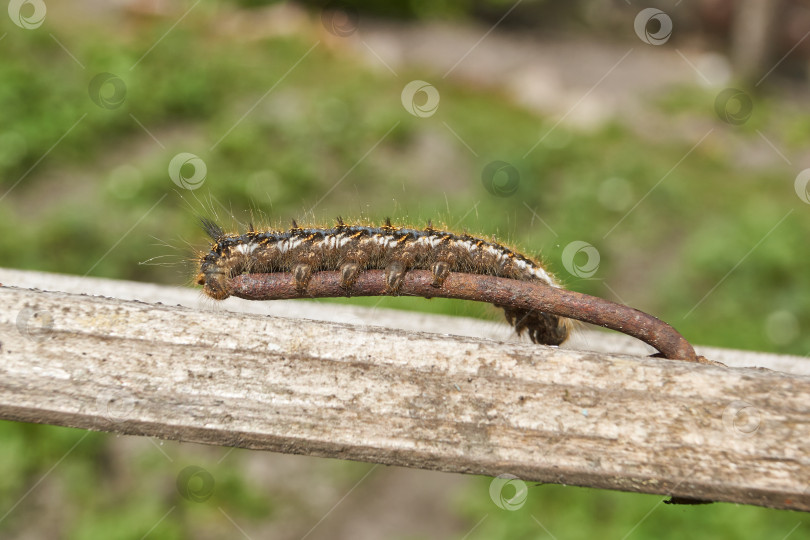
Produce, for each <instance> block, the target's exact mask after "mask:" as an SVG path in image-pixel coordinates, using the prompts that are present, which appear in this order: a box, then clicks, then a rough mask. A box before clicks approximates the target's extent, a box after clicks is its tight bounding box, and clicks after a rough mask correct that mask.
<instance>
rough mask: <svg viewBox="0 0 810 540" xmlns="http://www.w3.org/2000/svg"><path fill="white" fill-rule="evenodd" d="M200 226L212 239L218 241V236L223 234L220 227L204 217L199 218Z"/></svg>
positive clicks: (220, 236)
mask: <svg viewBox="0 0 810 540" xmlns="http://www.w3.org/2000/svg"><path fill="white" fill-rule="evenodd" d="M200 226H201V227H202V230H204V231H205V234H207V235H208V236H210V237H211V239H212V240H215V241H219V239H220V238H222V237H223V236H225V231H223V230H222V227H220V226H219V225H217V224H216V223H214V222H213V221H211V220H210V219H208V218H206V217H201V218H200Z"/></svg>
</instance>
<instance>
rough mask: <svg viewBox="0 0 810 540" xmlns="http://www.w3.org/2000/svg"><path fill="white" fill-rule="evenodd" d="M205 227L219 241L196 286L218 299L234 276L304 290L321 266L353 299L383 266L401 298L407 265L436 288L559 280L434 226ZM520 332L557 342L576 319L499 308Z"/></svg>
mask: <svg viewBox="0 0 810 540" xmlns="http://www.w3.org/2000/svg"><path fill="white" fill-rule="evenodd" d="M200 221H201V225H202V228H203V230H204V231H205V232H206V233H207V234H208V236H210V237H211V239H212V240H213V244H212V246H211V249H210V251H209V252H208V253H204V254H201V255H200V257H199V264H200V267H199V273H198V274H197V277H196V280H195V281H196V283H197V284H198V285H202V286H203V292H204V293H205V294H206V295H208V296H210V297H211V298H214V299H215V300H223V299H225V298H227V297H228V296H230V294H231V291H230V290H229V283H230V280H231V278H233V277H235V276H237V275H239V274H242V273H271V272H290V273H292V274H293V276H294V278H295V287H296V289H297V290H298V291H299V292H301V294H302V295H305V294H306V289H307V284H308V283H309V281H310V279H311V277H312V275H313V274H314V273H315V272H318V271H338V272H340V283H341V287H343V288H344V289H345V290H346V292H347V296H349V295H350V294H351V289H352V285H353V284H354V283H355V282H356V280H357V277H358V276H359V275H360V273H362V272H363V271H366V270H384V271H385V281H386V293H387V294H391V295H396V294H398V292H399V289H400V287H401V285H402V281H403V279H404V277H405V274H406V273H407V272H408V271H409V270H429V271H430V272H431V273H432V276H433V283H432V286H433V287H437V288H440V287H441V286H442V284H443V283H444V281H445V280H446V279H447V276H448V275H450V273H451V272H464V273H470V274H481V275H492V276H497V277H504V278H511V279H517V280H527V281H537V282H541V283H543V284H545V285H548V286H550V287H560V285H559V283H557V281H556V280H555V279H554V277H553V276H552V275H551V273H549V272H548V271H547V270H546V269H545V268H544V267H543V265H542V264H540V263H539V262H537V261H535V260H532V259H530V258H529V257H526V256H525V255H522V254H520V253H518V252H517V251H515V250H512V249H510V248H508V247H506V246H504V245H502V244H499V243H497V242H495V241H487V240H484V239H481V238H477V237H475V236H470V235H468V234H454V233H451V232H447V231H442V230H438V229H434V228H433V226H432V225H431V223H430V222H428V225H427V227H426V228H425V229H424V230H417V229H410V228H404V227H396V226H393V225H392V224H391V220H390V219H386V221H385V224H384V225H382V226H380V227H370V226H364V225H347V224H346V223H344V222H343V220H342V219H341V218H338V219H337V224H336V225H335V226H334V227H331V228H317V227H299V226H298V224H297V223H296V222H295V221H293V222H292V227H291V228H290V229H289V230H287V231H277V230H266V231H257V230H254V228H253V225H252V224H251V225H250V226H249V227H248V231H247V232H245V233H244V234H226V233H225V232H224V231H223V230H222V228H221V227H220V226H219V225H217V224H216V223H214V222H213V221H211V220H209V219H207V218H201V220H200ZM496 307H499V308H502V309H503V310H504V314H505V315H506V319H507V321H508V322H509V324H511V325H512V326H513V327H514V328H515V331H516V332H517V333H518V335H520V334H522V333H523V332H524V331H526V332H527V333H528V335H529V338H530V339H531V340H532V341H533V342H534V343H542V344H545V345H559V344H560V343H562V342H563V341H565V340H566V339H567V337H568V334H569V330H570V327H571V323H572V321H571V320H570V319H567V318H565V317H560V316H557V315H554V314H551V313H545V312H541V311H528V310H520V309H515V308H512V307H509V306H500V305H499V306H496Z"/></svg>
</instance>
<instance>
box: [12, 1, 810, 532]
mask: <svg viewBox="0 0 810 540" xmlns="http://www.w3.org/2000/svg"><path fill="white" fill-rule="evenodd" d="M719 4H723V3H722V2H721V3H719ZM719 4H718V3H717V2H714V3H712V2H698V3H696V4H695V5H689V6H687V5H686V3H684V4H681V5H678V7H675V8H673V7H671V6H669V4H667V5H666V6H662V8H663V9H665V10H667V16H668V17H670V18H671V20H672V23H673V28H674V30H673V32H672V35H671V36H667V38H666V39H661V43H659V44H656V41H655V40H656V39H659V38H660V36H661V35H663V34H661V32H662V27H661V26H657V25H660V24H661V23H660V21H659V22H655V21H652V22H649V21H648V24H647V25H646V26H645V25H644V24H642V26H641V31H639V30H638V28H637V27H636V28H635V29H634V22H635V21H636V18H637V16H638V15H639V12H640V11H641V8H640V7H635V6H629V5H627V4H625V3H623V2H615V3H613V4H610V3H601V2H589V1H580V2H572V3H569V4H566V6H565V7H560V6H558V5H555V4H554V3H552V2H525V3H520V2H519V3H518V4H513V3H512V2H501V1H497V0H490V1H477V2H476V1H467V2H435V3H434V2H424V1H412V2H398V3H391V4H386V5H385V6H384V7H383V6H378V5H376V4H374V3H372V2H358V3H355V4H353V5H351V6H347V5H345V4H342V5H340V4H329V5H327V6H326V7H325V8H324V6H323V5H321V4H315V3H308V4H272V3H271V4H266V3H265V2H259V1H243V2H234V3H219V4H218V3H214V2H210V1H207V0H206V1H200V2H196V3H194V2H172V1H168V0H165V1H158V0H153V1H147V0H142V1H136V0H130V1H122V2H117V3H103V2H92V1H86V2H78V3H75V4H74V3H71V4H70V5H51V4H50V3H47V12H46V14H45V15H44V18H41V17H39V16H40V15H42V13H41V12H40V11H38V10H37V9H38V6H39V5H40V3H39V2H29V3H26V4H21V3H20V2H16V3H15V2H11V3H10V7H9V14H10V16H9V17H8V18H3V20H2V22H0V36H2V37H0V55H2V58H3V61H2V62H0V256H2V261H3V262H2V264H3V266H6V267H11V268H21V269H31V270H42V271H51V272H60V273H70V274H78V275H92V276H101V277H108V278H117V279H131V280H138V281H147V282H156V283H165V284H173V285H178V286H185V285H188V284H189V283H190V280H191V277H192V276H193V272H194V268H193V264H192V263H190V262H189V261H188V259H189V258H190V257H193V256H194V250H195V249H204V248H205V247H206V239H205V238H204V235H203V233H202V232H201V231H200V230H199V228H198V226H197V216H198V215H212V216H216V217H217V218H218V219H219V221H220V223H221V224H222V225H224V226H225V227H226V228H229V229H233V230H237V229H239V228H240V227H244V224H245V223H247V222H248V221H250V220H254V221H257V222H259V223H262V224H264V225H269V226H286V225H287V223H288V222H289V220H290V219H291V218H295V219H297V220H298V221H299V222H301V223H317V224H325V223H331V221H332V219H333V218H334V216H337V215H341V216H343V217H344V218H345V219H347V221H348V220H349V219H353V220H370V221H373V222H379V221H380V220H381V219H384V218H385V217H386V216H390V217H391V218H392V219H393V220H394V221H395V222H398V223H408V224H413V225H417V226H419V225H423V224H424V223H425V222H426V221H427V220H428V219H432V220H433V221H434V223H442V224H444V226H446V227H449V228H452V229H456V230H462V229H466V230H468V231H469V232H471V233H473V234H479V235H482V236H490V235H497V237H498V238H499V239H500V240H502V241H504V242H506V243H510V244H513V245H515V246H517V247H518V248H519V249H521V250H523V251H525V252H527V253H529V254H530V255H537V256H539V257H541V258H542V259H543V260H544V261H546V262H547V264H548V265H549V266H550V267H551V269H552V270H553V271H554V272H555V273H556V274H557V275H558V276H559V278H560V279H561V280H562V281H563V282H564V283H565V284H566V285H567V286H568V287H570V288H572V289H575V290H578V291H582V292H586V293H590V294H595V295H599V296H603V297H606V298H609V299H612V300H618V301H622V302H625V303H628V304H630V305H633V306H634V307H637V308H639V309H642V310H645V311H648V312H650V313H653V314H655V315H656V316H658V317H660V318H662V319H664V320H666V321H668V322H670V323H672V324H673V325H674V326H676V327H677V328H678V329H679V330H680V331H681V332H682V333H683V334H684V335H685V336H686V337H687V338H688V339H689V340H690V341H692V342H694V343H700V344H705V345H713V346H718V347H729V348H740V349H751V350H761V351H773V352H779V353H789V354H797V355H807V354H808V353H810V335H808V334H807V333H806V332H804V331H803V330H804V329H805V328H806V327H807V325H808V323H810V302H808V298H810V281H808V280H807V278H806V274H805V271H806V268H807V267H808V265H809V263H810V252H808V249H807V238H808V236H810V219H809V218H808V216H810V205H809V204H808V191H807V185H806V182H805V183H804V184H802V182H801V177H800V179H799V181H797V175H799V173H800V172H801V171H802V170H803V169H804V168H805V167H808V166H810V165H808V163H810V153H809V152H810V151H808V146H807V141H808V140H809V138H810V110H808V109H807V107H806V100H805V98H804V96H805V95H806V92H807V90H808V80H807V76H806V70H807V66H808V65H810V61H809V60H808V57H810V51H808V49H807V47H806V46H804V45H802V46H796V47H794V48H792V49H791V47H793V46H794V45H795V44H796V43H797V42H799V43H800V44H801V42H800V41H799V38H801V35H802V33H803V32H804V31H806V30H810V15H808V14H807V13H806V12H805V11H802V8H801V6H800V5H798V6H797V5H795V4H793V3H790V2H784V3H782V4H778V5H779V8H778V9H776V8H774V12H773V13H771V14H770V16H772V17H774V19H775V20H776V21H777V22H779V21H782V22H784V24H783V25H782V26H777V27H778V28H780V29H781V30H782V31H780V32H777V33H776V34H774V33H771V34H766V37H767V40H766V41H765V42H764V43H760V44H759V45H760V48H761V49H762V51H761V52H762V55H761V56H762V57H761V58H760V59H759V63H757V62H754V61H751V54H746V53H745V51H740V50H739V48H740V45H739V43H737V41H736V38H735V36H737V35H739V34H740V32H741V31H742V30H740V28H743V29H744V28H745V24H744V23H745V21H743V22H739V20H738V18H735V17H738V16H737V15H735V12H734V10H733V9H732V8H733V6H734V3H733V2H728V3H726V4H727V7H728V6H731V7H728V9H727V10H726V11H723V10H722V9H720V8H717V7H716V5H719ZM726 4H724V5H726ZM15 5H17V7H19V10H18V11H17V12H15V13H16V15H17V17H16V19H14V17H13V16H14V15H15V13H12V11H13V10H12V7H14V6H15ZM41 5H43V6H44V5H45V4H41ZM712 6H715V7H714V8H712ZM797 21H799V22H798V23H797ZM802 21H804V23H806V24H807V26H806V27H802V26H799V27H798V29H796V28H795V27H796V26H797V24H801V23H802ZM639 32H640V33H639ZM797 32H798V33H797ZM656 36H659V37H656ZM795 36H798V37H795ZM805 37H806V36H805ZM645 38H646V39H645ZM802 39H803V38H802ZM783 55H784V58H782V57H783ZM741 57H743V58H744V59H747V60H739V59H740V58H741ZM780 58H782V60H781V61H780V60H779V59H780ZM735 59H736V60H735ZM775 65H776V68H775V69H772V68H773V67H774V66H775ZM735 74H736V75H735ZM414 80H422V81H425V82H426V84H429V85H431V86H432V87H433V88H435V92H436V94H435V96H438V98H439V101H438V107H436V106H435V105H436V103H435V96H434V97H431V94H429V93H426V92H424V91H422V92H415V93H413V94H412V95H410V96H406V97H404V96H403V94H402V93H403V89H404V88H405V87H406V85H407V84H408V83H409V82H411V81H414ZM417 86H419V85H417ZM728 88H735V89H738V90H737V92H730V93H729V92H724V91H725V90H726V89H728ZM408 109H410V111H409V110H408ZM434 109H435V110H434ZM180 153H190V154H193V155H194V156H196V157H197V158H198V159H199V160H201V161H192V162H190V163H186V164H185V165H184V166H182V167H180V166H172V165H170V163H171V162H172V159H173V158H174V157H175V156H176V155H178V154H180ZM185 161H188V160H187V159H186V160H185ZM495 161H499V162H503V163H502V164H501V165H500V166H499V167H500V169H499V170H500V172H499V173H497V174H495V175H490V176H487V175H488V173H487V171H488V170H490V169H489V168H488V167H487V166H488V165H489V164H491V163H493V162H495ZM195 163H196V166H195ZM200 163H204V177H202V176H201V175H202V174H203V172H202V171H203V169H202V168H201V165H200ZM510 174H512V175H513V176H512V177H511V178H517V179H518V180H517V183H516V184H512V183H510V182H509V178H510V177H509V175H510ZM172 175H173V176H174V180H176V181H173V179H172ZM183 178H186V179H191V181H194V182H196V183H198V184H199V185H195V186H193V187H194V188H195V189H193V190H192V189H185V188H184V187H183V185H182V184H183V182H182V179H183ZM802 189H804V192H802ZM574 241H582V242H587V243H588V244H590V245H592V246H593V247H594V248H595V249H596V252H597V253H598V254H599V259H598V265H597V267H596V271H595V272H594V273H593V275H590V276H586V274H588V272H584V271H582V269H584V268H586V267H587V265H588V264H589V263H594V262H597V261H593V260H588V255H587V252H580V253H577V254H576V255H575V256H574V257H573V258H570V257H569V260H567V261H566V260H565V258H564V255H563V252H564V250H565V247H566V246H568V245H570V244H571V242H574ZM802 246H804V247H802ZM802 276H805V277H802ZM352 301H353V302H361V303H362V302H363V300H360V299H357V300H352ZM371 301H373V303H374V304H377V303H378V299H371ZM379 305H381V306H385V307H392V308H402V309H418V310H430V311H440V312H446V313H452V314H458V315H467V316H485V317H492V318H495V317H497V314H495V312H494V311H488V310H484V309H482V308H481V306H476V305H469V304H466V303H462V302H435V301H433V302H427V301H422V300H420V299H404V298H394V299H384V300H383V301H382V302H380V303H379ZM0 433H1V434H2V435H0V437H1V438H0V454H1V455H0V467H1V468H2V474H0V534H2V536H3V537H8V538H36V537H61V538H76V539H85V538H142V537H148V538H223V537H233V538H237V537H239V536H240V534H242V533H240V532H239V531H240V530H243V532H245V534H246V536H249V537H253V538H264V537H273V538H301V537H303V536H306V537H307V538H339V537H352V538H375V537H390V538H460V537H465V538H537V537H546V536H548V537H556V538H594V537H600V538H683V537H686V536H688V537H691V538H782V537H784V536H785V535H793V536H792V537H793V538H800V537H806V535H807V534H808V533H807V532H806V531H807V527H808V526H810V520H809V519H808V518H806V517H804V516H803V515H800V514H797V513H792V512H780V511H775V510H767V509H761V508H750V507H737V506H734V505H728V504H715V505H709V506H697V507H676V506H664V505H660V501H661V498H660V497H654V496H644V495H635V494H622V493H611V492H601V491H595V490H587V489H581V488H571V487H568V488H567V487H562V486H533V487H530V488H529V496H528V499H527V501H526V504H525V506H523V507H522V508H521V509H519V510H517V511H507V510H502V509H500V508H498V507H497V506H496V505H495V504H494V503H493V501H492V500H491V499H490V496H489V493H488V489H489V485H490V479H484V478H482V479H475V478H470V477H463V476H460V475H442V474H439V473H427V472H420V471H406V470H400V469H391V468H384V467H378V468H374V467H373V466H371V465H366V464H357V463H347V462H336V461H331V460H319V459H314V458H304V457H294V456H274V455H271V454H264V453H257V452H247V451H241V450H237V451H234V452H232V453H230V452H228V451H227V449H219V448H204V447H198V446H195V445H181V444H177V443H169V442H166V443H162V442H157V441H151V440H148V439H136V438H128V437H114V436H111V435H105V434H99V433H85V432H81V431H77V430H70V429H63V428H54V427H47V426H37V425H25V424H17V423H9V422H3V423H0ZM66 453H67V457H65V455H66ZM186 466H196V467H201V468H202V471H203V472H202V473H200V474H198V475H191V478H192V480H193V481H194V482H201V483H200V484H199V485H197V484H195V487H194V488H193V489H192V491H194V490H195V489H202V490H203V491H206V490H207V489H208V488H207V487H206V479H208V478H209V477H210V478H211V479H213V481H214V484H213V485H214V487H213V488H212V489H210V490H208V491H210V493H207V494H206V496H205V497H200V499H204V500H200V501H195V500H194V499H195V497H193V496H189V494H188V493H187V492H184V491H183V489H182V488H180V489H178V487H177V484H178V478H181V477H183V473H182V471H183V470H185V467H186ZM372 473H373V474H372ZM366 475H369V476H368V480H365V478H366ZM187 476H188V475H187ZM361 480H362V481H361ZM358 482H359V483H358ZM355 485H357V488H356V490H353V486H355ZM349 490H353V491H352V492H351V494H350V495H349V496H347V498H346V501H345V502H344V499H342V497H343V496H344V495H345V494H346V493H347V492H348V491H349ZM209 495H210V497H209ZM426 498H427V500H425V499H426ZM351 499H354V502H352V500H351ZM382 501H384V502H385V503H386V504H385V505H382ZM335 503H340V505H339V506H337V507H334V512H331V511H330V508H332V507H333V505H335ZM428 503H430V504H428ZM322 518H323V520H322V521H319V520H321V519H322ZM397 531H399V532H397ZM403 531H404V532H403ZM465 535H468V536H465Z"/></svg>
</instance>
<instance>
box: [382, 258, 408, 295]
mask: <svg viewBox="0 0 810 540" xmlns="http://www.w3.org/2000/svg"><path fill="white" fill-rule="evenodd" d="M407 271H408V268H407V267H406V266H405V264H404V263H402V262H401V261H393V262H391V263H389V264H388V266H387V267H386V268H385V292H386V294H392V295H394V296H396V295H398V294H399V290H400V289H401V288H402V280H403V279H405V273H406V272H407Z"/></svg>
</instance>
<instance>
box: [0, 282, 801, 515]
mask: <svg viewBox="0 0 810 540" xmlns="http://www.w3.org/2000/svg"><path fill="white" fill-rule="evenodd" d="M0 306H3V307H2V308H0V342H1V345H0V417H2V418H5V419H11V420H19V421H26V422H38V423H48V424H57V425H65V426H73V427H79V428H85V429H94V430H102V431H111V432H118V433H127V434H135V435H148V436H154V437H159V438H164V439H176V440H183V441H193V442H201V443H207V444H215V445H223V446H239V447H244V448H252V449H263V450H272V451H277V452H287V453H297V454H310V455H317V456H327V457H333V458H341V459H353V460H361V461H369V462H376V463H385V464H396V465H403V466H408V467H416V468H424V469H438V470H444V471H452V472H463V473H474V474H485V475H491V476H496V475H499V474H502V473H511V474H514V475H516V476H518V477H519V478H521V479H523V480H526V481H529V480H532V481H542V482H553V483H565V484H573V485H583V486H592V487H599V488H608V489H619V490H625V491H638V492H645V493H659V494H671V495H676V496H681V497H691V498H698V499H710V500H718V501H731V502H739V503H746V504H756V505H762V506H771V507H776V508H791V509H798V510H805V511H806V510H810V491H808V486H810V466H808V465H810V445H808V444H807V442H808V441H810V378H808V377H805V376H799V375H790V374H786V373H780V372H773V371H769V370H764V369H740V368H720V367H715V366H705V365H695V364H688V363H685V362H678V361H669V360H661V359H652V358H641V357H631V356H623V355H618V354H605V353H597V352H583V351H573V350H564V349H555V348H549V347H544V346H539V345H531V344H528V343H516V342H512V343H503V342H496V341H490V340H486V339H477V338H471V337H457V336H456V337H453V336H440V335H436V334H428V333H418V332H406V331H402V330H394V329H385V328H377V327H371V326H355V325H346V324H340V323H330V322H318V321H310V320H300V319H286V318H280V317H270V316H261V315H251V314H237V313H230V312H226V311H223V310H217V309H211V310H200V309H189V308H186V307H178V306H167V305H160V304H147V303H142V302H136V301H123V300H116V299H109V298H101V297H90V296H80V295H75V294H66V293H55V292H41V291H32V290H25V289H17V288H14V287H0ZM323 309H328V306H323ZM43 322H44V323H45V325H44V327H42V324H43Z"/></svg>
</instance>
